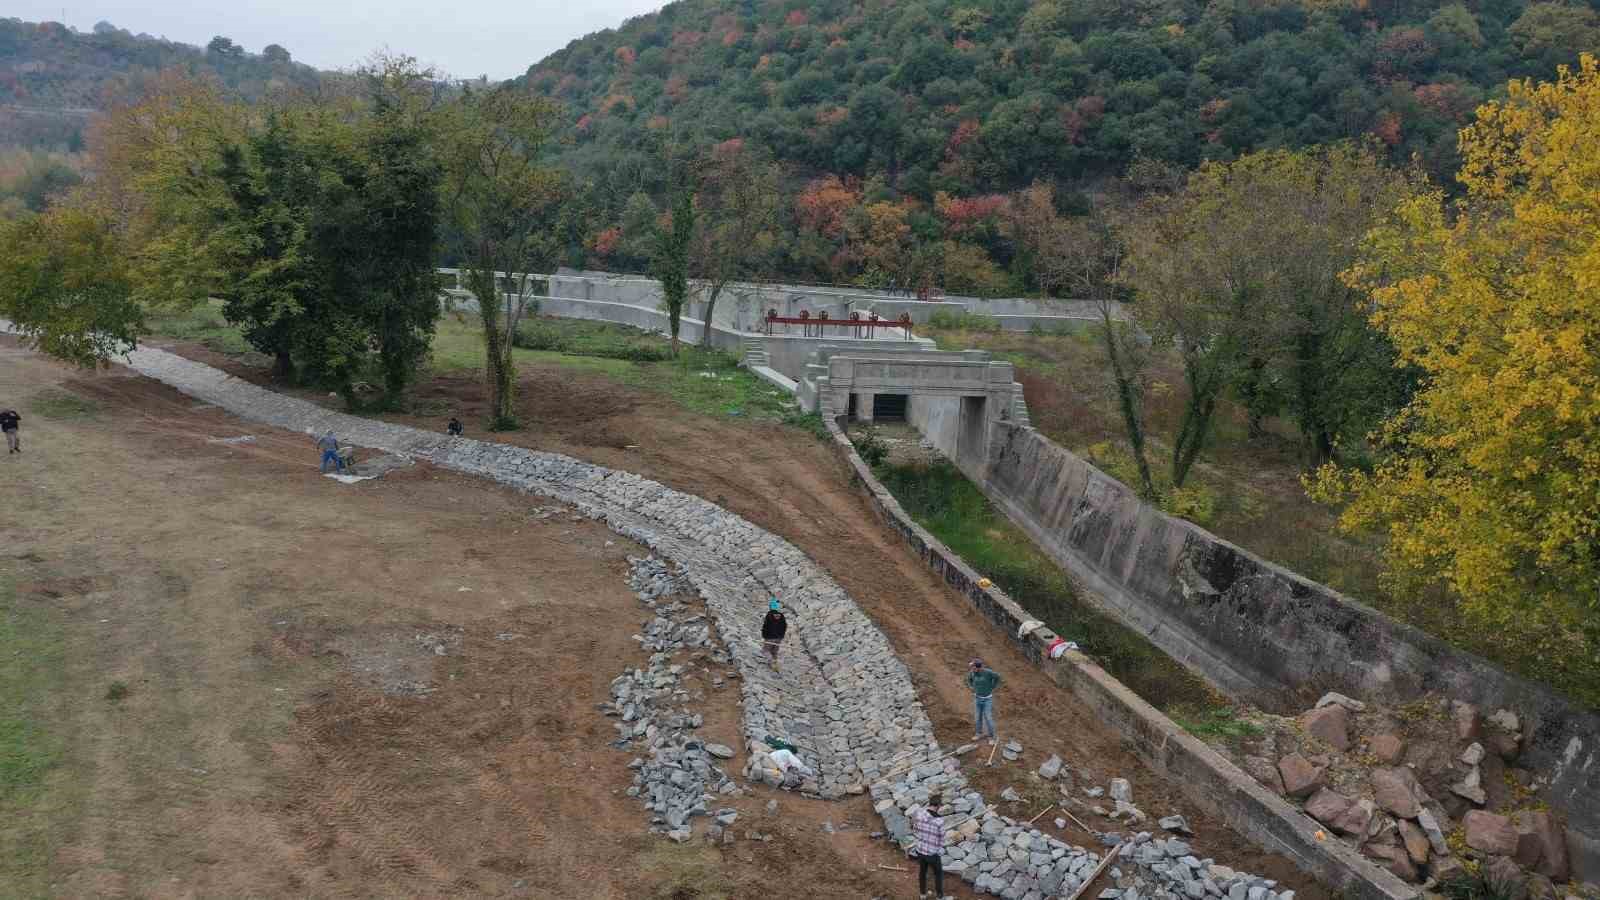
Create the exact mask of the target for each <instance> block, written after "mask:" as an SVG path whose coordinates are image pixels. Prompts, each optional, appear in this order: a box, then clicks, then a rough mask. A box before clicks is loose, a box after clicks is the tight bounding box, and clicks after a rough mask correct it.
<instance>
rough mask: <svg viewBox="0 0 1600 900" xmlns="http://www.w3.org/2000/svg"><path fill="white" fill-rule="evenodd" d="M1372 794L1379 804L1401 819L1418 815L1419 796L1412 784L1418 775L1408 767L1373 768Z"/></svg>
mask: <svg viewBox="0 0 1600 900" xmlns="http://www.w3.org/2000/svg"><path fill="white" fill-rule="evenodd" d="M1371 780H1372V795H1373V798H1374V799H1376V800H1377V801H1378V805H1379V806H1381V807H1383V808H1384V809H1385V810H1388V811H1389V812H1390V813H1391V814H1393V815H1394V816H1396V817H1397V818H1401V819H1414V818H1416V817H1417V810H1418V806H1417V797H1416V795H1415V794H1414V793H1413V792H1412V789H1411V788H1412V785H1415V784H1416V783H1417V777H1416V776H1415V775H1412V774H1411V772H1410V770H1408V769H1373V770H1372V776H1371Z"/></svg>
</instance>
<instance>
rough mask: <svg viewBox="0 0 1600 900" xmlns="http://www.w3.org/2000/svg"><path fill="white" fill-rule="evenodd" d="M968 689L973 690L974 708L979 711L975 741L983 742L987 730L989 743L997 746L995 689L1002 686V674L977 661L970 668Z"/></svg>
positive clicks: (998, 740)
mask: <svg viewBox="0 0 1600 900" xmlns="http://www.w3.org/2000/svg"><path fill="white" fill-rule="evenodd" d="M968 668H969V671H968V672H967V687H969V688H971V689H972V697H973V702H974V706H975V708H976V711H977V719H978V725H977V727H976V728H975V729H974V731H975V733H974V734H973V735H972V739H973V740H974V741H980V740H983V736H984V734H985V729H987V733H988V735H989V743H991V744H997V743H999V742H1000V739H999V738H998V737H996V736H995V732H994V689H995V688H997V687H999V686H1000V680H1001V679H1000V673H999V672H996V671H995V670H993V669H991V668H989V667H988V666H985V665H984V664H983V660H981V659H975V660H973V661H972V664H971V665H970V666H969V667H968Z"/></svg>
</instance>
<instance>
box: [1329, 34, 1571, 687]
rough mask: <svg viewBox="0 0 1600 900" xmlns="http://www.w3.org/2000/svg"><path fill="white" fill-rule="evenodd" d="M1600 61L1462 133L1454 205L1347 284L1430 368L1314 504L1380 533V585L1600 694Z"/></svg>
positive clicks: (1388, 239)
mask: <svg viewBox="0 0 1600 900" xmlns="http://www.w3.org/2000/svg"><path fill="white" fill-rule="evenodd" d="M1597 133H1600V66H1597V63H1596V60H1595V57H1593V56H1590V55H1587V54H1586V55H1584V56H1583V57H1582V60H1581V62H1580V65H1579V66H1578V67H1577V68H1576V69H1575V70H1574V69H1566V68H1563V69H1562V70H1561V71H1560V74H1559V77H1558V78H1557V80H1556V81H1554V82H1548V83H1538V84H1534V83H1532V82H1529V81H1522V82H1512V83H1511V85H1510V88H1509V96H1508V97H1507V98H1506V99H1505V100H1504V101H1499V102H1493V103H1489V104H1486V105H1485V106H1483V107H1481V108H1480V109H1479V110H1478V115H1477V119H1476V121H1475V122H1473V123H1472V124H1471V125H1469V126H1468V127H1467V128H1465V129H1463V130H1462V132H1461V142H1460V145H1461V156H1462V160H1463V162H1462V168H1461V171H1460V173H1459V175H1458V178H1459V180H1460V182H1461V184H1462V186H1463V187H1464V188H1465V192H1466V193H1465V197H1464V199H1463V200H1462V201H1461V202H1460V203H1459V204H1457V205H1455V207H1454V208H1453V209H1450V208H1447V207H1446V206H1445V204H1444V202H1443V198H1442V196H1441V195H1440V194H1438V193H1432V194H1427V195H1422V196H1415V197H1410V198H1407V199H1406V200H1404V201H1403V202H1402V203H1401V204H1400V205H1399V207H1398V209H1397V211H1396V213H1395V218H1394V220H1393V221H1392V222H1391V223H1389V224H1387V225H1385V226H1384V227H1382V228H1379V229H1377V230H1376V231H1374V233H1373V234H1372V235H1371V237H1370V238H1369V239H1368V240H1367V241H1366V243H1365V245H1364V254H1363V256H1362V259H1361V260H1360V262H1359V264H1358V265H1356V266H1354V267H1353V268H1352V269H1351V270H1350V271H1349V275H1348V278H1349V280H1350V282H1351V283H1352V284H1354V285H1356V286H1359V287H1360V288H1362V289H1363V290H1365V291H1367V292H1369V294H1370V296H1371V299H1372V302H1373V303H1374V304H1375V309H1374V311H1373V315H1372V321H1373V323H1374V325H1375V326H1376V327H1377V328H1379V329H1381V330H1382V331H1383V333H1384V334H1385V335H1386V336H1387V337H1388V338H1389V340H1390V341H1391V342H1393V344H1394V347H1395V350H1396V353H1397V355H1398V360H1399V362H1400V364H1402V365H1408V366H1415V367H1417V368H1418V369H1420V370H1421V372H1422V381H1421V387H1420V389H1419V390H1418V391H1417V393H1416V395H1415V396H1414V397H1413V398H1412V400H1411V402H1410V404H1409V405H1408V406H1406V407H1405V409H1403V410H1402V411H1401V412H1399V413H1398V414H1396V415H1395V416H1393V417H1392V418H1390V419H1389V420H1388V421H1387V422H1386V423H1385V424H1384V426H1383V427H1382V429H1381V430H1380V432H1379V438H1380V441H1381V449H1382V450H1383V451H1384V456H1383V458H1382V459H1381V460H1380V461H1379V463H1378V464H1377V467H1376V468H1375V469H1374V470H1373V471H1371V472H1364V471H1360V470H1356V469H1340V468H1335V467H1332V466H1329V467H1326V468H1324V469H1323V470H1321V472H1320V473H1319V474H1318V477H1317V479H1316V480H1315V481H1314V483H1313V485H1312V486H1313V490H1314V493H1315V494H1316V495H1317V496H1319V497H1321V498H1323V499H1327V500H1343V501H1347V502H1348V505H1347V506H1346V507H1345V508H1344V510H1343V513H1342V515H1341V519H1340V521H1341V524H1342V525H1343V526H1344V527H1345V528H1347V529H1352V530H1353V529H1361V528H1377V529H1380V530H1382V531H1383V532H1384V533H1386V534H1387V535H1388V543H1387V549H1386V555H1387V557H1386V562H1387V570H1388V575H1389V577H1390V579H1391V580H1392V581H1394V582H1397V583H1400V584H1415V583H1419V582H1430V581H1438V582H1442V583H1444V584H1445V585H1447V586H1448V587H1450V588H1451V589H1452V590H1453V591H1454V592H1455V593H1456V594H1457V595H1458V596H1459V597H1460V605H1461V609H1462V611H1463V613H1464V614H1465V619H1466V622H1467V623H1468V625H1469V627H1471V628H1472V629H1474V630H1476V631H1486V632H1490V633H1494V634H1499V635H1508V636H1515V637H1516V638H1517V639H1518V640H1519V641H1524V642H1526V643H1527V644H1528V645H1529V647H1530V650H1529V654H1528V655H1529V657H1530V658H1537V659H1540V660H1541V663H1540V664H1541V666H1542V667H1543V671H1541V672H1540V675H1541V676H1542V677H1546V678H1550V679H1552V680H1554V681H1556V682H1557V683H1566V684H1574V683H1579V682H1581V683H1584V684H1587V685H1588V689H1589V690H1591V691H1595V690H1600V685H1597V684H1596V683H1595V679H1594V673H1593V660H1594V658H1595V653H1596V650H1597V649H1600V502H1596V498H1597V497H1600V341H1597V339H1596V335H1600V304H1597V303H1596V302H1595V291H1596V285H1597V284H1600V231H1597V230H1596V229H1595V227H1594V223H1595V222H1596V221H1600V145H1597V144H1596V142H1595V140H1594V135H1596V134H1597Z"/></svg>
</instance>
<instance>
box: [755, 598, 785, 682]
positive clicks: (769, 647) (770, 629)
mask: <svg viewBox="0 0 1600 900" xmlns="http://www.w3.org/2000/svg"><path fill="white" fill-rule="evenodd" d="M788 633H789V620H788V619H786V618H784V617H783V607H782V606H780V605H779V604H778V598H777V597H773V598H772V599H771V600H769V601H767V617H766V618H765V619H762V620H761V644H762V646H763V647H765V648H766V651H767V656H769V657H771V658H772V671H774V672H776V671H778V645H780V644H782V643H783V636H784V635H786V634H788Z"/></svg>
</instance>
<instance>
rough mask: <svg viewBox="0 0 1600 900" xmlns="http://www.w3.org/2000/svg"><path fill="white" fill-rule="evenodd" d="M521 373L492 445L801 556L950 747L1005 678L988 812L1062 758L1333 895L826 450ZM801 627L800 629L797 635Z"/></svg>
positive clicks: (781, 433) (436, 393)
mask: <svg viewBox="0 0 1600 900" xmlns="http://www.w3.org/2000/svg"><path fill="white" fill-rule="evenodd" d="M171 349H174V350H177V351H178V352H182V353H184V354H185V355H188V356H191V357H192V358H195V359H200V360H203V361H206V362H209V363H211V364H213V365H219V366H222V367H225V368H228V369H229V370H230V371H233V372H235V373H236V374H239V375H242V376H245V377H249V378H251V379H252V380H255V381H258V382H262V383H266V381H265V377H264V374H263V373H262V372H260V371H259V370H250V369H245V368H242V367H240V366H238V365H236V364H234V363H232V362H231V361H230V360H228V359H226V358H225V357H221V356H218V355H217V354H213V353H211V352H209V351H207V350H205V349H204V348H201V347H197V346H193V345H176V346H173V347H171ZM522 375H523V378H522V382H521V385H520V388H519V395H518V396H519V409H518V414H519V416H520V417H521V418H522V420H523V421H524V422H526V423H529V427H528V428H527V429H526V430H524V431H520V432H513V433H510V434H505V435H496V436H495V437H496V438H498V439H501V440H508V441H511V442H514V443H518V444H521V445H523V446H527V447H532V448H536V449H540V450H548V451H554V452H559V453H567V454H571V455H573V456H577V457H580V458H583V459H586V460H589V461H592V462H595V463H599V464H601V465H605V466H610V467H613V468H617V469H623V470H627V471H630V472H637V473H639V474H642V475H645V476H648V477H650V478H653V479H656V480H658V481H660V482H662V483H664V484H667V485H669V486H671V487H673V488H676V489H678V490H682V491H687V492H689V493H693V494H697V495H699V496H701V497H705V498H706V499H709V500H711V501H713V502H715V503H718V504H720V505H722V506H724V507H726V508H728V509H730V510H733V511H734V512H737V513H739V514H740V515H742V516H744V517H745V518H747V519H749V520H750V521H752V522H755V523H757V524H759V525H761V526H762V527H764V528H766V529H768V530H770V531H772V532H774V533H776V534H779V535H781V536H783V537H784V538H786V539H787V540H789V541H791V542H792V543H794V544H795V545H796V546H798V547H799V548H801V549H802V550H803V551H805V552H806V553H807V554H808V555H810V556H811V557H812V558H813V559H815V560H816V561H817V562H819V563H820V564H821V565H822V566H823V567H824V568H825V569H827V571H828V572H829V573H830V574H831V575H832V576H833V577H834V578H835V579H836V580H838V582H839V583H840V584H841V585H843V586H844V587H845V589H846V590H848V591H849V592H850V595H851V596H852V597H853V598H855V600H856V602H857V603H859V604H860V605H861V607H862V608H863V609H864V610H865V611H866V613H867V614H868V615H869V616H870V617H871V618H872V619H873V621H874V622H875V623H876V624H877V625H878V626H879V627H880V628H882V629H883V630H884V632H885V633H886V634H887V635H888V636H889V638H890V640H891V642H892V643H893V644H894V646H895V649H896V651H897V652H898V653H899V654H900V656H901V659H903V660H904V661H905V662H906V664H907V666H908V667H909V668H910V670H911V673H912V678H913V680H914V681H915V683H916V687H917V690H918V694H919V696H920V697H921V698H922V701H923V703H924V705H925V706H926V707H927V710H928V714H929V717H930V718H931V719H932V720H933V722H934V725H935V728H936V730H937V733H938V737H939V740H940V742H941V743H942V744H945V745H947V746H954V745H956V744H959V743H962V742H963V741H966V740H970V738H971V735H972V732H971V728H972V718H971V699H970V698H971V694H970V692H968V690H967V689H966V686H965V684H964V680H963V679H964V677H965V674H966V663H967V661H968V660H969V659H970V658H971V657H973V656H982V657H983V658H985V659H986V660H989V661H990V664H991V665H992V666H994V667H995V668H997V669H999V670H1000V671H1001V672H1002V673H1003V674H1004V675H1005V676H1006V679H1007V680H1006V684H1005V686H1004V688H1003V689H1002V692H1001V693H1000V694H999V695H998V696H997V698H996V715H997V718H998V720H999V725H1000V729H1001V732H1002V738H1004V739H1010V738H1014V739H1016V740H1018V741H1020V742H1021V743H1022V744H1023V747H1024V752H1023V755H1022V758H1021V759H1020V760H1019V761H1018V762H1016V763H1012V764H1003V763H1002V760H1001V758H1000V757H999V756H996V757H995V766H994V767H993V768H988V767H985V766H982V765H981V764H979V765H976V766H975V765H974V764H973V763H972V762H970V761H969V762H968V764H967V773H968V775H969V777H970V778H972V780H973V782H974V783H975V784H976V785H977V786H978V787H979V788H980V789H982V790H984V791H985V793H986V795H987V796H989V797H990V798H991V799H994V800H997V799H998V797H999V793H1000V791H1001V790H1002V789H1003V788H1004V787H1005V786H1007V785H1012V786H1016V787H1017V788H1018V790H1019V791H1021V792H1022V794H1023V796H1024V801H1023V802H1022V803H1019V804H1016V805H1015V806H1014V807H1013V808H1011V809H1007V810H1006V812H1008V813H1009V814H1012V815H1021V816H1023V817H1025V818H1026V817H1031V816H1032V815H1033V814H1034V813H1035V812H1038V811H1039V810H1040V809H1042V808H1043V806H1044V805H1045V804H1046V803H1048V802H1051V800H1046V799H1037V800H1036V799H1035V798H1043V797H1046V796H1049V792H1047V791H1043V790H1040V788H1041V787H1043V786H1042V785H1039V784H1038V782H1037V779H1034V778H1033V777H1032V775H1031V773H1032V771H1033V770H1034V769H1036V768H1037V767H1038V765H1039V763H1041V762H1042V761H1043V760H1044V759H1045V758H1046V757H1048V756H1049V755H1050V754H1051V753H1058V754H1060V755H1061V757H1062V759H1063V760H1065V761H1066V763H1067V765H1068V766H1069V767H1070V768H1071V769H1072V770H1073V771H1074V774H1075V777H1076V778H1077V780H1078V782H1079V783H1080V784H1101V785H1104V784H1105V783H1106V782H1107V781H1108V780H1109V779H1110V778H1113V777H1125V778H1128V779H1129V780H1130V781H1132V782H1133V785H1134V800H1135V802H1136V803H1137V805H1138V806H1140V807H1141V808H1142V809H1143V810H1144V811H1145V812H1146V813H1149V814H1150V815H1151V816H1153V817H1159V816H1164V815H1168V814H1170V813H1174V812H1180V813H1182V814H1184V815H1185V816H1186V817H1187V818H1188V820H1189V822H1190V824H1191V825H1192V826H1193V827H1194V828H1195V830H1196V831H1197V832H1198V838H1197V839H1196V840H1195V842H1194V843H1195V844H1196V847H1197V851H1198V852H1199V853H1200V854H1201V855H1204V856H1211V857H1214V858H1216V859H1217V860H1218V861H1219V862H1223V863H1225V864H1227V865H1229V866H1232V867H1234V868H1239V869H1243V870H1246V871H1250V872H1255V873H1258V874H1261V875H1263V876H1265V877H1269V878H1277V879H1279V880H1281V881H1283V882H1284V883H1286V884H1290V885H1293V886H1294V887H1295V888H1296V889H1297V891H1298V894H1297V896H1300V897H1303V898H1305V900H1324V898H1325V897H1326V896H1327V892H1326V890H1325V889H1324V888H1322V887H1321V886H1319V885H1317V884H1316V883H1315V882H1312V881H1311V880H1310V879H1309V878H1307V877H1306V876H1305V875H1303V874H1302V873H1300V872H1299V870H1297V869H1295V868H1294V867H1293V865H1292V864H1291V863H1289V862H1288V861H1287V860H1286V859H1284V858H1283V857H1281V856H1277V855H1273V854H1266V853H1263V852H1261V851H1260V850H1259V849H1258V848H1256V847H1255V846H1254V845H1253V844H1251V843H1250V842H1248V841H1246V840H1244V839H1243V838H1242V837H1240V836H1239V835H1238V834H1236V833H1235V832H1233V831H1232V830H1231V829H1229V828H1228V827H1227V826H1226V825H1225V824H1223V823H1221V822H1218V821H1216V820H1214V819H1211V818H1210V817H1208V816H1206V815H1204V814H1202V813H1200V812H1198V811H1197V810H1196V809H1194V808H1193V807H1192V806H1191V805H1190V804H1188V803H1187V802H1186V801H1185V800H1183V798H1182V796H1181V794H1180V793H1179V792H1178V790H1177V789H1176V788H1175V787H1174V786H1172V785H1170V784H1168V783H1166V782H1165V781H1164V780H1162V779H1159V778H1157V777H1156V776H1155V775H1154V774H1153V773H1151V772H1150V771H1149V770H1148V769H1146V768H1145V767H1144V766H1143V765H1142V764H1141V763H1139V761H1138V760H1137V758H1136V757H1135V756H1134V755H1133V754H1132V753H1131V752H1130V751H1129V750H1128V749H1127V748H1126V747H1124V745H1123V742H1122V740H1121V738H1120V737H1119V736H1118V735H1117V734H1116V732H1115V731H1114V730H1113V729H1111V728H1108V727H1106V726H1104V725H1102V724H1101V723H1100V722H1099V721H1098V720H1096V719H1095V718H1094V717H1093V716H1092V715H1091V714H1090V712H1089V711H1088V710H1086V709H1084V708H1082V707H1081V706H1079V705H1078V704H1077V703H1076V702H1075V701H1074V700H1073V699H1072V697H1071V696H1070V695H1069V694H1067V693H1066V692H1064V691H1062V690H1060V689H1059V688H1057V687H1056V686H1055V685H1054V684H1053V683H1051V682H1050V681H1049V680H1048V679H1047V678H1045V676H1044V675H1043V674H1042V673H1040V672H1038V671H1037V670H1035V669H1033V668H1032V667H1031V665H1029V664H1028V663H1027V662H1026V660H1024V659H1023V657H1022V656H1021V655H1020V654H1018V653H1016V652H1015V651H1014V650H1013V649H1012V648H1011V647H1010V645H1009V644H1008V643H1007V642H1006V641H1005V640H1004V639H1003V638H1002V637H1000V636H999V635H998V634H996V633H995V631H994V630H993V628H992V626H991V625H990V624H989V623H988V622H987V621H985V620H984V619H982V618H981V617H980V616H979V615H978V614H977V613H976V612H975V611H974V610H972V609H971V607H970V606H969V605H968V604H967V603H966V602H965V601H964V600H963V599H962V598H961V597H959V596H958V595H956V594H955V593H954V592H952V591H950V590H949V589H948V588H946V587H945V586H944V585H943V584H942V582H940V581H939V580H938V579H937V578H936V577H935V576H934V575H933V574H932V573H931V572H929V571H928V570H927V568H926V567H924V566H923V565H922V563H921V562H920V561H919V560H918V559H916V558H915V557H914V556H913V555H912V554H911V553H910V552H909V551H908V550H907V549H906V548H905V547H904V546H903V545H902V544H901V543H900V542H899V541H898V540H897V539H895V538H894V537H893V536H892V535H891V534H890V532H889V531H888V530H887V529H886V528H885V527H884V526H883V525H882V524H881V523H880V522H879V521H878V520H877V518H876V517H875V515H874V514H873V512H872V511H871V509H870V507H869V506H868V504H867V502H866V500H865V499H864V497H863V496H862V495H861V493H860V492H859V490H858V489H856V488H854V487H852V486H851V484H850V483H849V474H848V468H847V467H846V466H845V464H844V462H843V461H842V460H841V459H840V458H839V457H838V456H837V455H836V453H835V451H834V450H833V448H832V447H830V446H829V445H827V444H826V443H824V442H822V441H819V440H816V439H815V438H813V437H811V436H810V435H808V434H806V433H804V432H802V431H799V430H797V429H794V428H789V427H785V426H782V425H779V424H775V423H761V422H751V421H741V420H737V419H727V418H713V417H709V416H699V415H692V414H689V413H686V412H684V411H682V410H681V409H679V408H678V407H676V406H674V405H673V404H672V402H671V401H670V400H668V399H665V398H662V397H660V396H658V395H654V394H651V393H649V392H647V391H645V390H643V389H637V388H628V387H624V386H621V385H618V384H617V383H616V382H615V381H613V380H611V379H608V378H606V377H605V376H603V375H597V374H592V373H588V372H582V371H574V370H573V369H571V368H564V367H560V366H554V365H553V366H545V367H529V366H524V367H523V372H522ZM306 396H309V395H306ZM418 400H419V401H421V402H420V403H419V405H420V406H423V407H425V408H438V409H441V410H442V411H441V414H440V415H438V416H436V417H414V416H388V417H386V418H388V419H389V420H391V421H396V422H403V423H405V424H410V425H415V426H417V427H420V428H429V429H436V430H440V431H442V430H443V429H444V426H445V423H446V421H447V420H448V419H449V417H450V416H451V415H457V416H459V417H460V418H461V419H462V420H463V421H466V422H479V421H482V420H483V419H484V417H485V411H486V408H487V404H486V398H485V395H484V392H483V388H482V385H481V384H480V382H479V381H478V379H476V378H473V377H471V376H469V375H458V376H447V377H438V378H434V379H433V380H431V381H430V382H429V383H428V384H427V385H425V386H424V387H422V388H421V389H420V390H419V392H418ZM473 436H476V437H484V435H482V434H477V435H473ZM794 624H795V626H796V627H801V628H803V627H804V623H803V622H796V623H794ZM1090 649H1091V650H1092V648H1090ZM596 702H598V701H596ZM1030 783H1031V787H1032V788H1033V790H1031V791H1030V790H1029V789H1028V788H1029V787H1030ZM1051 799H1053V798H1051ZM1075 811H1076V812H1077V814H1078V816H1079V818H1083V819H1085V821H1086V822H1087V824H1089V825H1090V826H1091V827H1094V828H1099V829H1105V830H1112V829H1116V830H1120V829H1121V828H1122V826H1118V825H1116V824H1115V823H1112V822H1109V821H1106V820H1103V819H1098V818H1096V817H1094V816H1092V814H1089V813H1087V811H1086V810H1083V809H1077V810H1075ZM1056 815H1057V813H1051V814H1049V815H1047V816H1046V817H1045V818H1044V819H1041V820H1040V822H1039V824H1040V825H1043V826H1046V827H1048V828H1051V829H1052V830H1053V824H1052V823H1051V822H1050V821H1049V820H1051V819H1053V818H1054V817H1055V816H1056ZM1059 833H1060V834H1061V836H1062V837H1063V838H1065V839H1067V840H1069V841H1073V842H1076V843H1080V844H1085V845H1090V846H1092V844H1091V841H1092V838H1090V837H1089V836H1088V835H1087V834H1085V833H1084V832H1083V831H1082V830H1081V829H1079V828H1077V827H1076V826H1074V825H1072V824H1070V823H1069V825H1068V827H1067V828H1066V829H1065V830H1064V831H1061V832H1059ZM910 893H911V894H914V890H913V891H911V892H910ZM819 896H820V895H819Z"/></svg>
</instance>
